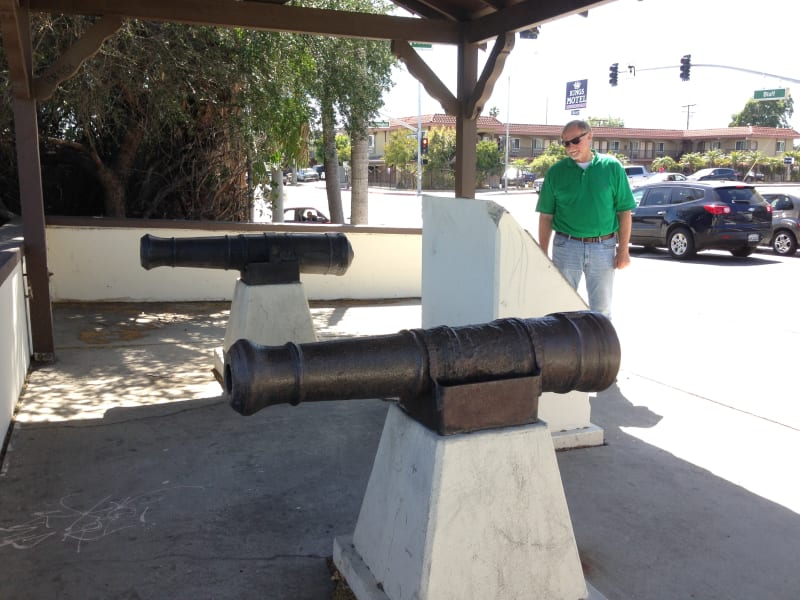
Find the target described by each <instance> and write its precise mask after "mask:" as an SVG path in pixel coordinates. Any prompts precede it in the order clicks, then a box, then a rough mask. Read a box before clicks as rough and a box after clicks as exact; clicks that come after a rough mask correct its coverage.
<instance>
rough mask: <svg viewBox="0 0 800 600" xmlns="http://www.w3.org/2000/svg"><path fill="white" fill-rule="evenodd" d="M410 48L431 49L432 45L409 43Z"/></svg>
mask: <svg viewBox="0 0 800 600" xmlns="http://www.w3.org/2000/svg"><path fill="white" fill-rule="evenodd" d="M411 47H412V48H433V44H430V43H428V42H411Z"/></svg>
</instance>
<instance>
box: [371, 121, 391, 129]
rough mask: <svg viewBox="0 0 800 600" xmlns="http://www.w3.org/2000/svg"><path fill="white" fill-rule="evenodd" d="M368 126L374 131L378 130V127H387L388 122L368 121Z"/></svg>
mask: <svg viewBox="0 0 800 600" xmlns="http://www.w3.org/2000/svg"><path fill="white" fill-rule="evenodd" d="M369 126H370V127H374V128H375V129H378V128H379V127H388V126H389V121H370V122H369Z"/></svg>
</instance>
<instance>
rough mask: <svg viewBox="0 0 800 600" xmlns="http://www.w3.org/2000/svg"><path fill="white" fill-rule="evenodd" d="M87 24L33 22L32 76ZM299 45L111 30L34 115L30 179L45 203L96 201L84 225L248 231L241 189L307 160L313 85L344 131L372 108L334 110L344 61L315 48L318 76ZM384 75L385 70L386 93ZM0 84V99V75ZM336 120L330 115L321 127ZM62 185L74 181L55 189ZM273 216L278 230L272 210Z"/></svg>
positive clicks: (5, 148)
mask: <svg viewBox="0 0 800 600" xmlns="http://www.w3.org/2000/svg"><path fill="white" fill-rule="evenodd" d="M337 6H338V5H337ZM91 22H92V19H88V18H76V17H61V16H50V15H36V16H35V17H34V19H33V34H34V35H33V37H34V47H35V55H34V61H35V65H36V68H37V71H38V72H41V70H42V69H43V68H45V67H47V66H48V65H49V64H51V63H52V62H53V61H54V60H55V58H56V57H57V56H59V55H60V53H62V52H63V50H64V49H66V48H68V47H69V46H70V45H71V44H73V43H74V42H75V40H76V39H78V38H79V36H80V35H81V34H82V32H83V31H85V29H86V28H87V26H88V25H89V24H90V23H91ZM310 37H311V36H299V35H291V34H284V33H267V32H255V31H250V30H239V29H225V28H210V27H187V26H183V25H172V24H159V23H149V22H141V21H136V20H127V21H125V22H124V25H123V26H122V28H121V29H120V30H119V31H118V32H117V33H116V34H114V35H113V36H111V38H109V39H108V40H107V41H106V43H105V44H104V45H103V46H102V48H101V49H100V51H99V52H98V54H97V55H96V56H95V57H94V58H92V59H90V60H88V61H86V62H85V63H84V64H83V65H82V66H81V68H80V69H79V70H78V72H77V73H76V75H75V76H74V77H73V78H72V79H70V80H68V81H66V82H63V83H62V84H61V85H60V86H59V87H58V89H57V91H56V93H55V95H54V96H53V97H52V98H51V99H50V100H47V101H45V102H42V103H40V110H39V114H40V128H41V133H42V140H43V144H44V150H43V153H42V155H43V162H44V163H45V168H44V176H45V178H46V179H47V178H48V177H49V179H50V184H48V181H45V196H46V202H48V201H52V199H53V198H58V197H63V196H65V195H66V194H65V192H64V190H63V189H59V186H66V185H70V184H71V185H72V187H73V188H80V189H82V190H83V193H82V194H78V193H73V197H74V200H75V201H76V202H85V200H84V199H85V198H86V197H87V196H89V194H88V193H87V190H95V191H96V195H97V197H98V198H99V200H98V202H97V204H98V206H97V207H96V208H92V209H91V210H90V211H89V213H87V212H80V210H81V209H80V208H77V209H75V210H74V211H73V212H74V213H75V214H92V213H97V214H105V215H108V216H144V217H170V218H171V217H178V218H180V217H183V218H214V219H236V220H242V219H247V218H249V217H250V213H249V207H250V206H252V190H253V188H254V186H256V185H258V184H267V186H269V187H272V188H273V189H275V188H277V189H278V191H279V192H280V187H281V180H282V177H281V173H280V170H281V167H282V166H284V165H288V164H293V163H295V162H304V161H307V160H308V146H307V143H308V135H309V125H310V123H312V122H313V121H314V119H315V115H316V114H317V113H315V108H316V107H317V106H325V104H324V103H322V102H321V101H320V95H318V94H317V92H318V91H319V88H318V87H317V85H316V82H317V80H318V79H319V78H320V74H321V73H324V72H326V71H327V72H328V76H327V77H326V79H327V80H328V81H338V82H339V84H340V88H339V89H337V93H336V94H335V95H333V96H331V97H332V98H333V100H332V102H333V103H332V104H328V105H329V106H331V107H333V108H334V109H335V110H336V111H338V112H339V113H340V114H344V115H345V119H344V121H345V122H347V116H348V115H352V118H350V121H351V122H353V123H355V122H356V120H357V119H356V118H357V117H358V118H360V119H362V121H363V119H364V118H366V117H364V116H363V115H367V114H370V112H371V111H373V110H374V109H373V106H374V105H375V103H374V102H372V103H369V102H366V101H364V102H360V103H359V102H357V101H356V100H355V99H354V98H353V94H352V93H351V94H350V96H348V93H347V90H346V88H345V85H350V87H359V86H352V82H353V81H355V79H354V78H353V77H352V76H351V74H350V73H347V72H343V73H337V72H336V71H337V69H340V67H342V65H349V64H351V63H352V62H353V61H352V53H351V54H349V55H342V53H341V51H340V52H339V54H338V55H337V49H336V47H335V46H334V45H333V44H329V45H330V46H331V48H332V53H331V55H330V56H329V60H328V62H327V63H324V64H321V63H319V62H318V61H317V60H316V57H315V55H314V54H313V53H312V52H311V51H310V47H309V44H308V41H307V40H308V39H309V38H310ZM361 48H362V50H363V51H365V52H366V46H361ZM1 52H2V46H0V53H1ZM387 54H388V47H386V49H385V53H384V55H387ZM2 58H3V57H2V56H0V59H2ZM382 61H384V62H385V56H384V57H383V58H382ZM380 64H383V63H380ZM362 72H363V68H362ZM388 72H389V68H388V67H387V68H386V69H385V73H386V74H385V77H386V81H388ZM0 77H1V78H2V79H0V86H2V91H3V92H5V94H6V96H7V97H8V95H9V93H10V92H9V82H8V79H7V72H5V71H4V72H3V73H2V74H0ZM380 81H383V80H380V79H378V80H376V79H372V78H368V79H363V78H362V80H360V82H359V83H360V87H362V88H368V87H370V86H376V85H377V87H374V88H373V89H371V90H370V92H369V94H371V95H372V96H374V97H378V98H380V96H381V95H382V92H383V90H384V89H385V88H386V86H387V85H388V84H386V83H383V84H381V83H380ZM361 93H363V94H364V95H365V96H368V95H369V94H368V93H367V92H361ZM2 105H3V108H2V110H0V137H2V139H0V142H2V144H0V148H2V150H1V151H0V171H1V172H0V186H3V188H4V189H3V190H2V191H3V192H4V193H3V196H4V197H6V198H8V197H10V196H13V197H18V194H17V193H16V187H15V186H16V182H15V179H16V165H15V158H14V156H13V148H14V143H13V131H14V129H13V119H12V115H11V112H10V110H9V106H10V103H2ZM339 118H340V117H339V114H334V115H333V116H332V119H331V122H333V123H335V122H336V120H337V119H339ZM359 126H360V125H359ZM331 140H332V141H333V142H335V136H331ZM49 164H52V165H54V168H52V169H48V168H47V167H48V165H49ZM71 173H79V174H80V177H79V178H76V177H71V176H70V177H68V176H67V175H69V174H71ZM333 173H334V175H335V168H334V169H333ZM54 174H55V176H54ZM78 179H80V182H79V184H77V185H76V184H75V183H74V182H75V181H76V180H78ZM333 179H334V183H336V179H335V177H334V178H333ZM71 182H72V183H71ZM270 182H271V183H272V186H270V185H269V184H270ZM9 189H11V194H9V193H8V191H9ZM278 196H279V197H280V194H278ZM279 197H278V198H273V200H274V201H275V202H278V201H279V199H280V198H279ZM10 204H13V203H10ZM275 208H276V210H274V211H273V213H274V214H275V215H276V217H277V218H278V220H280V215H281V214H282V210H281V207H280V206H279V205H276V206H275ZM70 210H72V209H70ZM84 210H85V209H84ZM68 212H69V211H68Z"/></svg>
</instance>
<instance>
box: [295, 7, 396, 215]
mask: <svg viewBox="0 0 800 600" xmlns="http://www.w3.org/2000/svg"><path fill="white" fill-rule="evenodd" d="M312 4H313V6H315V7H316V8H336V9H337V10H352V11H354V12H369V13H376V14H386V13H388V12H389V11H390V9H391V7H392V5H391V4H390V3H389V2H385V1H384V0H314V1H313V3H312ZM306 43H307V44H308V48H309V52H310V54H311V56H312V57H313V59H314V63H315V70H316V75H315V77H314V78H312V79H311V80H310V84H311V87H312V95H313V96H314V98H315V99H316V100H317V103H318V105H319V111H320V124H321V129H322V145H323V157H324V164H325V174H326V177H325V181H326V184H325V187H326V191H327V193H328V208H329V210H330V216H331V220H332V221H333V222H334V223H343V222H344V214H343V211H342V200H341V190H340V186H339V178H338V177H336V176H331V175H332V174H336V173H337V170H338V166H339V164H338V163H339V159H338V156H337V153H336V144H335V142H336V130H337V128H338V126H341V127H343V128H344V130H345V131H347V133H348V135H349V136H350V143H351V158H352V164H351V167H350V173H351V186H352V189H351V194H350V203H351V204H350V209H351V215H350V220H351V223H354V224H364V223H366V222H367V220H368V211H367V206H368V203H367V200H368V189H367V183H368V177H367V173H368V167H369V156H368V137H369V134H368V129H369V122H370V121H371V120H373V119H374V118H375V115H376V114H377V113H378V111H379V110H380V108H381V106H382V105H383V100H382V99H383V94H384V92H385V91H387V90H388V89H389V88H390V87H391V85H392V82H391V77H390V76H391V69H392V66H393V65H394V64H395V62H396V61H395V59H394V57H393V56H392V53H391V49H390V46H389V43H388V42H384V41H376V40H366V39H355V38H331V37H321V36H307V39H306Z"/></svg>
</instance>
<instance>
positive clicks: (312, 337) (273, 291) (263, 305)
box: [214, 279, 317, 377]
mask: <svg viewBox="0 0 800 600" xmlns="http://www.w3.org/2000/svg"><path fill="white" fill-rule="evenodd" d="M242 338H246V339H248V340H250V341H252V342H256V343H258V344H263V345H265V346H281V345H283V344H285V343H286V342H290V341H291V342H295V343H298V344H300V343H305V342H316V341H317V337H316V334H315V333H314V324H313V322H312V320H311V311H310V310H309V308H308V300H307V299H306V295H305V291H304V290H303V284H302V283H299V282H298V283H280V284H268V285H247V284H246V283H244V282H242V280H241V279H237V280H236V288H235V289H234V292H233V301H232V302H231V315H230V317H229V319H228V326H227V328H226V329H225V340H224V342H223V345H222V347H221V348H217V349H216V350H215V351H214V370H215V371H216V373H217V376H218V377H221V375H222V373H223V368H224V365H225V360H224V353H225V352H226V351H227V350H228V348H230V347H231V345H232V344H233V343H234V342H236V340H239V339H242Z"/></svg>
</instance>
